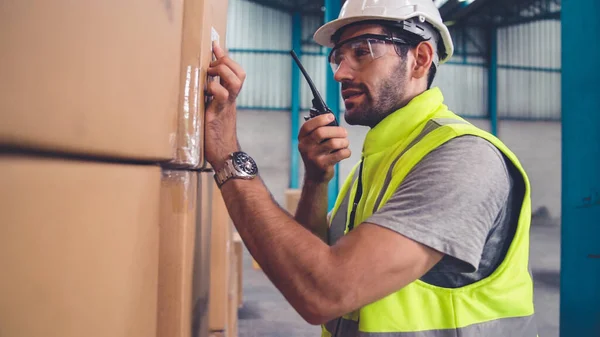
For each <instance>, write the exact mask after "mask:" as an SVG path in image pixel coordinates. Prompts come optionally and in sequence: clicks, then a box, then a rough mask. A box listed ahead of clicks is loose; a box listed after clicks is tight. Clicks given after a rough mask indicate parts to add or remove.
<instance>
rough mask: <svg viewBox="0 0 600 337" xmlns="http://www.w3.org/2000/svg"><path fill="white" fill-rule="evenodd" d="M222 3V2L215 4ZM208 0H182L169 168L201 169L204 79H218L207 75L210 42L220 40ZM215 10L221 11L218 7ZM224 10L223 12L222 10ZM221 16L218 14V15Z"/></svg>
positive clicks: (202, 163)
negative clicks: (178, 73)
mask: <svg viewBox="0 0 600 337" xmlns="http://www.w3.org/2000/svg"><path fill="white" fill-rule="evenodd" d="M219 6H226V4H219ZM216 8H217V7H216V6H214V5H212V1H210V0H206V1H186V2H185V10H184V18H183V20H184V21H183V36H182V46H181V77H180V82H179V86H180V87H179V107H178V109H179V114H178V119H177V130H176V132H175V134H173V135H172V137H171V143H172V146H173V148H174V153H173V159H172V160H171V161H170V162H169V163H168V166H169V167H174V168H186V169H205V168H207V163H206V161H205V160H204V112H205V109H206V106H207V104H208V103H209V101H208V97H207V96H206V95H204V93H205V91H206V89H207V85H208V82H209V81H211V80H218V78H211V77H209V76H208V75H207V69H208V67H209V66H210V63H211V61H213V60H215V58H214V55H213V48H212V44H213V42H215V41H216V43H219V44H220V43H221V42H222V41H220V35H219V32H218V30H217V29H216V28H215V27H214V25H212V23H213V22H214V21H215V20H216V21H218V20H225V21H226V16H225V17H222V18H221V17H218V16H219V15H217V16H216V17H215V13H214V12H215V9H216ZM217 13H221V10H219V11H218V12H217ZM225 13H226V11H225ZM221 16H222V15H221Z"/></svg>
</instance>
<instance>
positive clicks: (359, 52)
mask: <svg viewBox="0 0 600 337" xmlns="http://www.w3.org/2000/svg"><path fill="white" fill-rule="evenodd" d="M370 53H371V52H370V51H369V49H367V48H359V49H355V50H354V55H355V56H356V57H363V56H365V55H368V54H370Z"/></svg>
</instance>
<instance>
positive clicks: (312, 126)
mask: <svg viewBox="0 0 600 337" xmlns="http://www.w3.org/2000/svg"><path fill="white" fill-rule="evenodd" d="M333 119H334V118H333V114H330V113H327V114H323V115H320V116H317V117H315V118H311V119H309V120H308V121H306V122H305V123H304V124H303V125H302V127H301V128H300V132H299V133H298V138H304V137H306V136H308V135H309V134H311V133H312V132H313V131H315V130H316V129H318V128H320V127H322V126H325V125H327V124H329V123H331V122H332V121H333Z"/></svg>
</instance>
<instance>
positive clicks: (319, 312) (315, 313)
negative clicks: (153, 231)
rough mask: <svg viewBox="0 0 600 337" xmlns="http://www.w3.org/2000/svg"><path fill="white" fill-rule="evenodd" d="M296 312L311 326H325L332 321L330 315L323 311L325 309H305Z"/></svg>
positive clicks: (298, 309)
mask: <svg viewBox="0 0 600 337" xmlns="http://www.w3.org/2000/svg"><path fill="white" fill-rule="evenodd" d="M296 311H297V312H298V314H300V316H301V317H302V319H304V320H305V321H306V322H307V323H308V324H311V325H321V324H325V323H326V322H328V321H329V320H330V319H329V315H328V314H327V313H326V312H325V310H323V308H315V307H312V308H308V307H303V308H297V309H296Z"/></svg>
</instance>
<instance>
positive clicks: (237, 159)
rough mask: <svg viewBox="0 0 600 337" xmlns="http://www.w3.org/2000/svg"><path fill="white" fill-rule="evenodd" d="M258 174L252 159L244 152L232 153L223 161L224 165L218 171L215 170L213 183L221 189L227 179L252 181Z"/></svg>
mask: <svg viewBox="0 0 600 337" xmlns="http://www.w3.org/2000/svg"><path fill="white" fill-rule="evenodd" d="M257 174H258V167H257V166H256V162H255V161H254V159H252V157H250V156H249V155H248V154H247V153H245V152H241V151H239V152H233V153H231V154H229V156H228V157H227V159H226V160H225V165H224V166H223V168H222V169H220V170H215V181H216V182H217V186H219V188H221V186H223V184H224V183H225V182H227V181H228V180H229V179H246V180H249V179H254V177H256V175H257Z"/></svg>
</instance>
